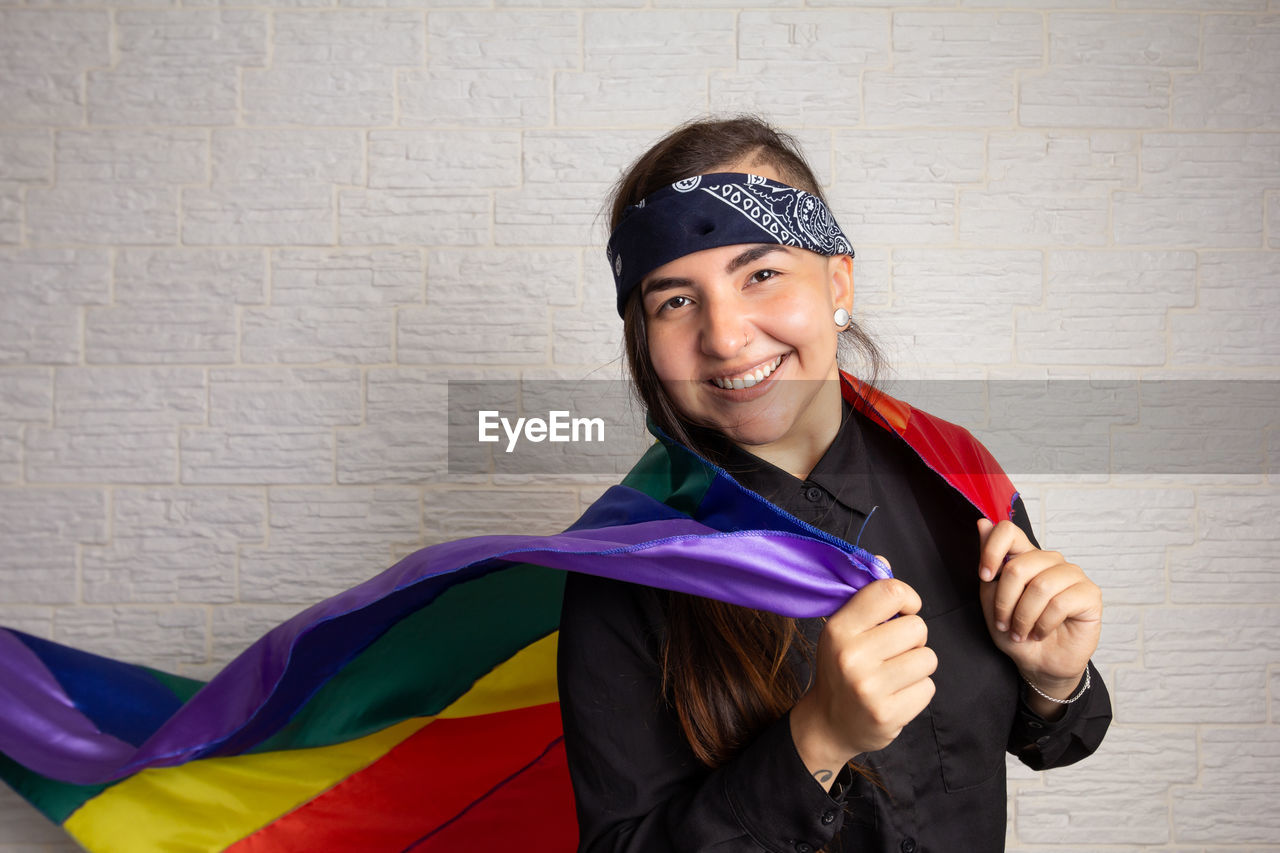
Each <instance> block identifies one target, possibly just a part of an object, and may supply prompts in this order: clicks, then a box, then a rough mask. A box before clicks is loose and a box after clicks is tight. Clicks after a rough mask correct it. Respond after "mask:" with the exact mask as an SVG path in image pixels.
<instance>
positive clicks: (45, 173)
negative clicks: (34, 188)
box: [0, 127, 53, 182]
mask: <svg viewBox="0 0 1280 853" xmlns="http://www.w3.org/2000/svg"><path fill="white" fill-rule="evenodd" d="M52 176H53V158H52V157H51V156H50V146H49V131H47V130H45V129H43V128H17V127H14V128H4V129H0V181H6V182H7V181H34V182H47V181H49V180H51V178H52Z"/></svg>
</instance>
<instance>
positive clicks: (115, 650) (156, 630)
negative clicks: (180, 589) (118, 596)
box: [53, 606, 207, 670]
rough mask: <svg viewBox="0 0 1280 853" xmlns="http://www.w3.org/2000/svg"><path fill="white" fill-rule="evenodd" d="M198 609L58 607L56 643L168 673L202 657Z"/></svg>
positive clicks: (201, 621)
mask: <svg viewBox="0 0 1280 853" xmlns="http://www.w3.org/2000/svg"><path fill="white" fill-rule="evenodd" d="M205 621H206V616H205V610H204V608H202V607H175V606H167V607H59V608H58V609H57V610H56V611H54V635H53V638H54V640H56V641H57V642H59V643H62V644H63V645H67V646H74V647H75V648H78V649H83V650H85V651H89V652H93V653H94V654H99V655H106V656H107V657H113V658H117V659H119V660H123V661H126V662H129V663H137V664H142V665H143V666H151V667H155V668H157V669H163V670H172V669H173V668H174V667H175V666H177V665H178V664H182V663H201V662H202V661H204V658H205V643H206V639H207V631H206V627H205Z"/></svg>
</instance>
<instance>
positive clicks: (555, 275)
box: [427, 249, 581, 317]
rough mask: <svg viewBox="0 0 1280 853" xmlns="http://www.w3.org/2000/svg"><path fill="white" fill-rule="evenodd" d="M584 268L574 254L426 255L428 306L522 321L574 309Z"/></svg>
mask: <svg viewBox="0 0 1280 853" xmlns="http://www.w3.org/2000/svg"><path fill="white" fill-rule="evenodd" d="M580 266H581V253H580V252H579V251H578V250H575V249H483V250H467V249H437V250H435V251H432V252H430V253H429V254H428V255H427V303H428V304H430V305H435V306H440V307H450V308H453V307H461V306H468V305H469V306H473V307H475V308H479V307H480V306H487V307H489V308H492V307H493V306H502V310H503V311H505V312H506V313H507V314H509V315H510V316H513V317H514V316H518V317H524V316H528V315H529V314H531V313H534V312H537V311H539V310H541V309H544V308H546V307H547V306H549V305H555V306H565V305H573V304H575V303H576V302H577V301H578V278H579V275H580Z"/></svg>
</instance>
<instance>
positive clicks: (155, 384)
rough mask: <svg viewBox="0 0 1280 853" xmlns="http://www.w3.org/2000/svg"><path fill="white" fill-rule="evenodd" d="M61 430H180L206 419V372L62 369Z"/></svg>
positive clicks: (59, 393)
mask: <svg viewBox="0 0 1280 853" xmlns="http://www.w3.org/2000/svg"><path fill="white" fill-rule="evenodd" d="M55 384H56V392H55V395H54V409H55V417H56V419H57V423H58V425H59V426H61V427H97V426H121V427H125V426H128V427H143V426H160V425H165V426H177V425H179V424H191V423H202V422H203V421H204V419H205V380H204V371H203V370H201V369H199V368H195V367H186V368H184V367H145V368H135V367H63V368H59V370H58V375H57V381H56V383H55Z"/></svg>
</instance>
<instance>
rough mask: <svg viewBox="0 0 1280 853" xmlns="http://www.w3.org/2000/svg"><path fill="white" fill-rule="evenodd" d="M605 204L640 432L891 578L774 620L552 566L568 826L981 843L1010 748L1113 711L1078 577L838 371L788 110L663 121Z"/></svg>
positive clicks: (734, 839)
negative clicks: (773, 116) (774, 123)
mask: <svg viewBox="0 0 1280 853" xmlns="http://www.w3.org/2000/svg"><path fill="white" fill-rule="evenodd" d="M610 224H611V227H612V229H613V234H612V236H611V238H610V243H609V259H610V263H611V264H612V266H613V270H614V273H615V281H616V284H617V288H618V310H619V313H620V314H621V315H622V316H623V320H624V335H625V339H626V351H627V356H628V362H629V367H630V369H631V372H632V376H633V378H634V380H635V383H636V387H637V389H638V392H639V394H640V396H641V398H642V400H643V402H644V405H645V408H646V410H647V412H648V414H649V417H650V419H651V421H652V423H653V424H654V426H655V427H656V428H657V430H656V434H657V435H659V437H660V438H661V439H662V440H663V442H664V443H666V444H668V446H671V445H674V444H676V443H679V444H683V445H685V446H687V447H688V448H691V449H692V450H694V451H695V452H697V453H698V454H699V455H701V456H702V457H704V458H705V459H707V460H710V461H711V462H713V463H715V464H716V465H718V466H720V467H723V468H724V469H725V470H726V471H728V472H730V473H731V474H732V475H733V476H734V477H736V478H737V480H738V482H739V483H741V484H742V485H743V486H745V487H747V488H749V489H751V490H753V491H755V492H758V493H759V494H760V495H762V496H763V497H765V498H767V499H768V500H770V501H771V502H773V503H774V504H775V505H776V506H777V507H779V508H780V509H782V510H784V511H786V512H789V513H791V514H792V515H794V516H796V517H798V518H799V519H801V521H803V522H807V523H809V524H811V525H813V526H814V527H816V528H818V529H819V530H822V531H825V532H826V533H828V534H832V535H834V536H837V537H840V538H841V539H843V540H845V541H846V542H850V543H854V544H857V545H859V546H860V547H862V548H865V549H867V550H870V551H872V552H874V553H876V554H877V555H879V556H880V558H881V559H883V560H884V561H885V562H887V563H888V564H890V565H891V566H892V568H893V572H894V575H895V577H894V578H893V579H886V580H878V581H875V582H874V583H871V584H870V585H868V586H867V587H865V588H864V589H862V590H861V591H860V592H859V593H858V594H857V595H855V596H853V597H852V598H850V599H849V601H848V603H847V604H845V605H844V606H843V607H841V608H840V609H839V610H837V611H836V612H835V613H833V614H832V615H831V616H830V617H829V618H826V619H789V618H783V617H780V616H776V615H774V614H771V613H767V612H764V611H755V610H748V609H745V608H741V607H735V606H732V605H727V604H722V603H719V602H715V601H711V600H709V599H702V598H696V597H693V596H688V595H684V594H678V593H668V592H661V591H658V590H655V589H651V588H648V587H641V586H636V585H632V584H627V583H623V582H620V581H612V580H606V579H602V578H595V577H589V576H585V575H571V576H570V577H569V580H568V582H567V584H566V589H565V596H564V609H563V615H562V624H561V632H560V651H559V684H560V697H561V709H562V715H563V720H564V727H565V745H566V750H567V753H568V759H569V768H570V774H571V776H572V779H573V785H574V793H575V798H576V802H577V809H578V817H579V826H580V831H581V841H580V848H579V849H581V850H584V851H602V850H629V851H641V850H642V851H658V850H726V851H728V850H770V851H800V853H805V851H813V850H817V849H820V848H822V849H827V850H831V851H835V850H849V851H855V850H856V851H864V850H883V851H889V850H894V851H906V853H911V851H915V850H966V851H986V850H1000V849H1003V846H1004V836H1005V815H1006V792H1005V772H1004V753H1005V751H1006V750H1009V751H1012V752H1014V753H1015V754H1016V755H1018V757H1019V758H1021V759H1022V760H1023V761H1024V762H1025V763H1027V764H1028V765H1030V766H1031V767H1033V768H1037V769H1042V768H1046V767H1051V766H1060V765H1064V764H1068V763H1071V762H1073V761H1076V760H1079V759H1080V758H1082V757H1084V756H1086V755H1088V754H1089V753H1091V752H1092V751H1093V750H1094V749H1095V748H1096V747H1097V745H1098V743H1099V742H1100V741H1101V739H1102V736H1103V734H1104V732H1105V730H1106V728H1107V724H1108V722H1109V720H1110V705H1109V700H1108V697H1107V694H1106V690H1105V688H1104V686H1103V684H1102V681H1101V678H1100V677H1099V675H1098V673H1097V671H1096V670H1094V669H1093V668H1092V665H1091V664H1090V663H1089V658H1090V656H1091V655H1092V653H1093V651H1094V649H1095V648H1096V646H1097V641H1098V635H1099V630H1100V618H1101V595H1100V592H1099V590H1098V588H1097V587H1096V586H1095V585H1094V584H1093V583H1091V582H1090V581H1089V579H1088V578H1087V577H1086V576H1085V575H1084V573H1083V572H1082V571H1081V569H1080V568H1079V567H1077V566H1075V565H1073V564H1071V563H1068V562H1066V561H1064V559H1063V558H1062V556H1061V555H1060V554H1058V553H1056V552H1053V551H1044V550H1040V549H1039V547H1038V545H1037V544H1036V542H1035V539H1034V536H1033V535H1032V531H1031V528H1030V525H1029V523H1028V520H1027V514H1026V511H1025V508H1024V507H1023V505H1022V502H1021V500H1020V499H1019V498H1017V497H1016V493H1015V494H1013V495H1012V498H1011V504H1010V503H1009V502H1006V503H1005V506H1010V511H1009V512H1008V516H1009V517H1008V518H1001V519H996V520H994V522H993V520H988V519H987V518H984V517H982V513H981V512H979V511H978V510H977V509H976V508H975V505H974V503H972V502H970V500H968V499H966V496H965V494H963V492H962V490H961V489H959V488H958V487H956V482H957V480H958V479H963V477H962V476H961V477H957V476H945V475H946V474H947V473H948V472H946V471H942V472H938V471H935V470H934V469H933V468H931V467H930V465H929V464H926V463H927V462H928V460H925V459H922V458H921V456H920V455H919V454H918V453H917V452H916V451H915V450H913V448H912V446H909V445H908V444H907V443H905V442H904V440H903V439H902V438H900V437H899V435H898V434H897V432H895V430H894V429H891V428H890V425H889V423H888V421H887V420H886V418H885V417H884V415H883V412H885V411H888V410H889V409H891V408H892V406H885V405H877V402H876V401H877V397H876V395H875V394H874V391H873V390H872V389H873V386H872V385H871V384H861V383H856V382H854V381H852V380H851V377H848V376H847V375H846V376H842V375H841V372H840V370H839V367H838V363H837V350H838V342H839V339H840V338H842V337H843V338H847V339H850V342H851V343H852V344H853V345H854V346H855V347H856V348H858V349H860V350H861V351H862V352H863V353H864V354H866V355H868V357H869V361H870V363H871V371H870V372H871V377H872V379H874V374H875V367H876V365H877V364H878V356H877V354H876V352H875V347H874V344H872V342H871V341H870V340H869V339H868V338H867V337H866V335H865V334H863V333H862V332H861V331H860V330H859V329H858V328H857V326H856V325H853V324H851V322H850V319H849V312H850V311H851V309H852V307H853V297H854V282H853V274H852V254H853V250H852V248H851V247H850V245H849V243H848V240H847V239H846V238H845V237H844V235H843V233H842V232H841V231H840V229H839V227H838V226H837V225H836V224H835V221H834V219H832V218H831V216H830V214H829V213H828V212H827V210H826V206H825V202H824V201H823V200H822V198H821V194H820V191H819V189H818V186H817V181H816V179H815V178H814V176H813V173H812V171H811V170H810V169H809V167H808V166H807V165H806V164H805V162H804V161H803V159H802V158H801V157H800V155H799V154H798V151H797V148H796V146H795V144H794V142H793V141H792V140H790V139H789V138H788V137H786V136H785V135H782V134H778V133H776V132H775V131H773V130H772V129H771V128H769V127H768V126H767V125H765V124H764V123H762V122H760V121H758V120H755V119H750V118H743V119H735V120H731V121H707V122H696V123H692V124H689V125H686V126H684V127H682V128H680V129H678V130H676V131H675V132H673V133H672V134H670V135H669V136H668V137H666V138H665V139H663V140H662V141H660V142H659V143H657V144H656V145H655V146H654V147H653V148H652V149H650V150H649V151H648V152H647V153H645V154H644V155H643V156H642V157H641V158H640V159H639V160H638V161H637V162H636V163H635V164H634V165H633V166H632V167H631V169H630V170H629V171H628V173H627V174H626V176H625V177H624V178H623V179H622V180H621V181H620V183H619V185H618V188H617V191H616V196H615V198H614V200H613V205H612V216H611V223H610ZM855 392H856V393H855ZM855 403H856V405H855ZM895 404H896V401H895ZM896 405H898V406H901V404H896ZM908 409H909V407H902V408H901V409H900V411H907V410H908ZM914 416H915V417H916V419H917V421H918V422H935V423H939V424H942V423H943V422H937V421H936V420H935V419H930V418H929V417H928V416H927V415H925V414H924V413H917V414H915V415H914ZM947 427H949V425H944V426H943V427H940V428H942V429H946V428H947ZM974 444H975V448H974V452H975V453H979V454H985V451H982V450H981V449H980V448H978V447H977V446H976V443H974ZM952 473H954V472H952ZM961 474H963V472H961ZM1001 476H1002V475H1001Z"/></svg>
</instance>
